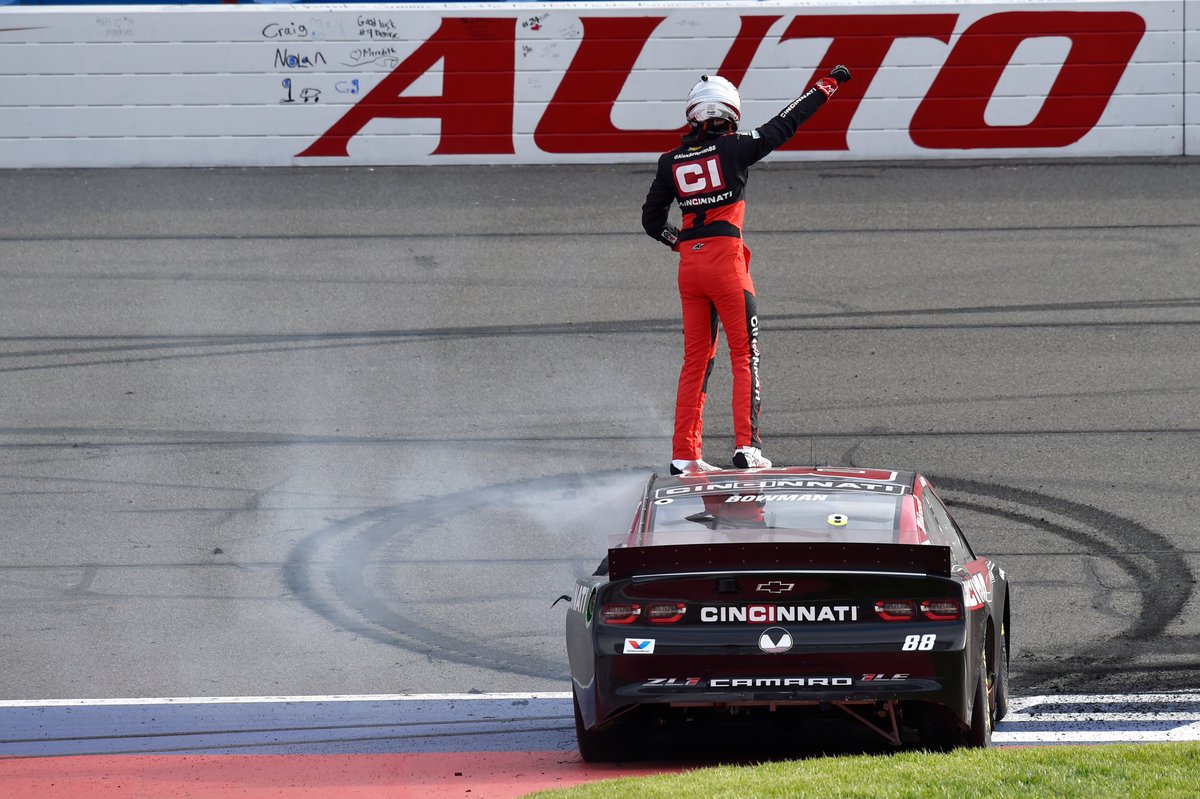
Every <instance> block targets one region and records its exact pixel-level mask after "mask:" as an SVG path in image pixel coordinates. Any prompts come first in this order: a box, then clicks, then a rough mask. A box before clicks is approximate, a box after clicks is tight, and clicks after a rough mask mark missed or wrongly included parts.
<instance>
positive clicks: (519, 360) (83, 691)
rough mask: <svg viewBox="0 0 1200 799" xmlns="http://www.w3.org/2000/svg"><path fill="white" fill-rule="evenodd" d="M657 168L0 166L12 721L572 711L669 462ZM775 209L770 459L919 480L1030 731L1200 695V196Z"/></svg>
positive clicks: (768, 179) (858, 194)
mask: <svg viewBox="0 0 1200 799" xmlns="http://www.w3.org/2000/svg"><path fill="white" fill-rule="evenodd" d="M649 169H650V167H649V166H646V167H634V166H628V165H627V166H616V167H582V166H580V167H562V166H560V167H514V168H507V167H492V168H479V167H462V168H458V167H445V168H437V169H433V168H396V169H379V168H376V169H353V170H350V169H345V170H342V169H304V170H251V169H243V170H129V171H15V172H4V173H0V211H2V214H3V217H2V218H3V219H4V221H5V225H4V228H3V231H2V232H0V408H2V410H0V414H2V415H0V492H2V493H3V497H4V503H3V506H4V519H3V523H2V524H0V546H2V547H3V551H4V557H3V558H2V559H0V560H2V563H0V606H3V607H4V608H5V612H4V613H3V614H0V674H2V675H3V678H2V683H0V699H8V700H26V699H54V698H71V697H172V696H242V695H246V696H271V695H281V694H282V695H316V694H319V695H346V694H395V693H463V692H504V691H551V692H561V691H564V690H566V689H567V687H568V681H567V667H566V656H565V651H564V647H563V643H562V624H563V613H564V610H563V605H561V604H560V605H559V606H558V607H556V608H551V607H550V603H551V601H552V600H553V599H554V598H555V597H557V596H558V595H560V594H563V593H567V592H569V590H570V588H571V585H572V583H573V580H574V577H575V576H576V575H579V574H582V573H585V572H590V571H591V570H592V568H593V567H594V566H595V564H596V562H597V561H598V560H599V558H600V556H601V555H602V553H603V550H604V548H605V547H606V546H607V543H608V536H609V535H611V534H619V533H621V532H623V530H624V529H625V528H626V527H627V524H628V518H627V517H628V515H629V513H630V510H631V509H632V506H633V503H634V502H635V500H636V498H637V496H638V495H639V492H640V486H641V484H642V483H643V482H644V479H645V477H646V476H648V474H649V473H650V472H651V470H654V469H660V470H661V469H665V467H666V463H667V459H668V456H669V436H670V428H671V416H672V412H673V397H674V381H675V377H676V374H677V370H678V364H679V357H680V348H681V335H680V331H679V322H678V313H679V311H678V299H677V295H676V292H675V287H674V274H673V271H674V260H673V258H674V256H673V255H672V254H671V253H670V252H669V251H668V250H667V249H666V248H664V247H661V246H660V245H656V244H655V243H654V242H653V241H651V240H650V239H649V238H647V237H646V236H645V235H644V234H643V233H642V232H641V231H640V227H639V211H640V205H641V202H642V199H643V197H644V192H645V189H646V187H647V186H648V183H649V179H650V171H649ZM749 191H750V194H749V200H750V206H749V214H748V221H747V229H748V233H747V242H748V244H749V246H750V248H751V249H752V250H753V252H754V259H753V266H752V272H753V275H754V278H755V281H756V283H757V287H758V292H759V296H760V310H761V312H762V315H763V329H764V332H763V342H762V345H763V357H764V361H763V377H764V414H763V420H762V421H763V429H764V439H765V442H766V450H767V454H768V455H769V456H770V457H771V458H773V459H774V460H775V461H776V462H777V463H788V464H807V463H818V464H839V465H854V466H868V465H869V466H893V467H897V468H904V469H917V470H920V471H923V472H925V473H926V474H928V475H929V476H930V477H931V480H932V481H933V482H934V484H935V485H936V486H938V487H940V488H941V489H942V493H943V495H944V496H946V498H947V499H948V500H949V501H950V503H951V506H952V510H953V511H954V513H955V514H956V516H957V518H958V520H959V521H960V522H961V523H962V525H963V526H964V528H965V529H966V530H967V532H968V535H969V537H970V539H971V541H972V544H973V545H974V547H975V548H976V550H978V551H980V552H984V553H987V554H989V555H991V556H993V557H994V558H995V559H996V560H997V561H998V562H999V563H1000V564H1001V565H1002V566H1003V567H1004V568H1005V569H1006V570H1007V571H1008V572H1009V574H1010V578H1011V580H1012V582H1013V585H1014V609H1013V622H1012V637H1013V644H1014V658H1013V667H1012V684H1013V689H1014V692H1015V693H1016V694H1017V695H1018V696H1021V695H1029V696H1032V695H1043V694H1044V695H1052V694H1055V693H1085V692H1096V693H1106V694H1110V693H1117V694H1120V693H1129V692H1155V691H1174V690H1182V689H1195V688H1197V687H1200V655H1198V654H1197V653H1198V651H1200V600H1198V599H1197V596H1196V591H1195V589H1196V586H1195V575H1196V574H1197V573H1198V572H1200V545H1198V544H1197V536H1196V519H1197V517H1198V516H1200V501H1198V500H1197V496H1196V490H1195V482H1196V480H1197V478H1198V477H1200V359H1198V358H1197V351H1198V350H1200V277H1198V272H1197V266H1196V265H1197V263H1198V261H1200V214H1198V213H1197V210H1196V209H1197V208H1200V162H1197V161H1195V160H1182V159H1165V160H1146V161H1137V160H1135V161H1116V162H1080V163H1029V162H1022V163H992V164H976V163H963V164H949V165H910V164H904V165H879V164H864V165H843V164H838V165H821V164H814V165H790V164H764V165H761V166H760V167H759V168H757V171H756V172H755V173H754V174H753V176H752V179H751V183H750V190H749ZM724 352H725V350H724V348H723V345H722V354H719V355H718V363H717V369H716V372H715V374H714V378H713V381H712V384H711V386H710V389H711V390H710V405H709V409H708V413H707V436H706V442H707V449H706V453H705V454H706V456H707V457H708V459H709V460H711V461H713V462H716V463H723V464H727V463H728V459H729V456H730V454H731V447H732V441H731V438H730V430H731V426H730V422H729V410H728V404H729V402H728V396H729V382H728V363H727V361H725V360H722V359H724V357H725V355H724Z"/></svg>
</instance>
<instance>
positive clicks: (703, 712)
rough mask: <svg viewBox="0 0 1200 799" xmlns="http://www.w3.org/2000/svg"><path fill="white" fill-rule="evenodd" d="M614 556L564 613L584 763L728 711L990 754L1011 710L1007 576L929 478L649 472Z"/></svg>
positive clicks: (818, 470)
mask: <svg viewBox="0 0 1200 799" xmlns="http://www.w3.org/2000/svg"><path fill="white" fill-rule="evenodd" d="M610 543H613V544H615V546H613V547H612V548H610V549H609V551H608V555H607V557H606V558H605V559H604V561H603V562H602V563H601V564H600V567H599V568H598V569H597V570H596V573H595V574H593V575H591V576H586V577H581V578H579V580H578V581H577V582H576V586H575V591H574V595H573V597H572V598H571V600H572V601H571V606H570V609H569V610H568V611H567V620H566V640H567V653H568V657H569V660H570V664H571V680H572V688H573V692H572V693H573V696H574V705H575V730H576V736H577V739H578V744H579V752H580V754H581V756H582V757H583V759H584V760H587V761H613V760H624V759H628V758H631V757H637V756H638V749H639V745H640V744H641V742H642V740H643V733H644V732H645V731H647V730H649V729H651V728H662V727H663V726H664V725H668V724H673V723H680V722H682V723H689V722H692V721H696V720H704V721H707V722H713V721H716V722H718V723H720V722H722V720H731V719H732V718H733V717H735V716H736V717H738V719H739V721H744V720H745V719H746V718H757V719H760V720H763V721H771V722H772V723H777V722H778V721H779V720H781V719H785V720H788V719H795V720H796V722H797V723H801V722H802V723H803V724H805V725H809V724H811V722H812V721H813V720H821V719H829V718H831V717H845V716H848V717H849V718H852V719H854V720H856V721H858V722H861V723H862V724H863V725H865V726H866V727H867V728H869V729H870V730H872V731H874V732H875V733H878V735H879V736H882V737H883V739H885V740H886V741H887V742H889V743H890V744H892V745H894V746H901V745H909V744H916V745H919V746H921V747H925V748H931V749H939V750H944V749H950V748H955V747H961V746H974V747H985V746H988V745H990V742H991V734H992V729H993V726H994V725H995V722H996V721H998V720H1000V719H1001V718H1003V717H1004V715H1005V712H1006V709H1007V705H1008V661H1009V639H1010V633H1011V625H1010V621H1009V620H1010V612H1011V608H1010V597H1009V586H1008V581H1007V579H1006V577H1005V574H1004V571H1003V570H1002V569H1001V568H1000V567H999V566H997V565H996V564H995V563H993V562H992V561H991V560H989V559H987V558H984V557H980V556H978V555H976V554H975V552H974V551H973V550H972V549H971V546H970V544H968V543H967V539H966V538H965V537H964V535H963V533H962V531H961V530H960V529H959V526H958V524H957V523H956V522H955V521H954V518H953V517H952V516H951V514H950V512H949V511H948V510H947V509H946V506H945V504H944V503H943V502H942V500H941V499H940V498H939V497H938V495H937V493H936V492H935V491H934V488H933V486H931V485H930V484H929V481H928V480H927V479H926V478H925V477H924V476H922V475H920V474H917V473H914V472H900V471H892V470H887V469H856V468H843V467H790V468H775V469H752V470H722V471H715V472H706V473H700V474H694V475H681V476H677V477H659V476H657V475H655V476H653V477H651V478H650V480H649V482H648V483H647V484H646V488H645V492H644V494H643V496H642V499H641V501H640V503H639V504H638V507H637V511H636V513H635V514H634V518H633V524H632V526H631V527H630V529H629V532H628V533H627V534H624V533H623V534H620V535H619V536H618V537H617V540H616V541H610ZM871 737H872V738H873V737H874V736H871Z"/></svg>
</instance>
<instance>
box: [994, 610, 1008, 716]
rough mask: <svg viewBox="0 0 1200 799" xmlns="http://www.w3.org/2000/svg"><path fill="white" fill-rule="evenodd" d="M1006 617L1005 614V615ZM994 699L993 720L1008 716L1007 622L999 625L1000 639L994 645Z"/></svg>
mask: <svg viewBox="0 0 1200 799" xmlns="http://www.w3.org/2000/svg"><path fill="white" fill-rule="evenodd" d="M1005 615H1007V614H1005ZM992 690H993V693H994V694H995V697H996V712H995V720H996V721H1000V720H1001V719H1003V718H1004V717H1005V716H1007V715H1008V621H1007V620H1005V621H1003V622H1001V624H1000V639H999V641H998V642H997V643H996V682H995V685H994V686H993V689H992Z"/></svg>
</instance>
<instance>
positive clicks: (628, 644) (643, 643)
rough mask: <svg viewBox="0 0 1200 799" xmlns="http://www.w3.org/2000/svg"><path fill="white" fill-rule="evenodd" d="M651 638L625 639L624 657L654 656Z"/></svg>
mask: <svg viewBox="0 0 1200 799" xmlns="http://www.w3.org/2000/svg"><path fill="white" fill-rule="evenodd" d="M654 640H655V639H653V638H626V639H625V654H626V655H653V654H654Z"/></svg>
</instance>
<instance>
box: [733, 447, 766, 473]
mask: <svg viewBox="0 0 1200 799" xmlns="http://www.w3.org/2000/svg"><path fill="white" fill-rule="evenodd" d="M733 465H734V466H736V467H737V468H739V469H770V468H771V462H770V461H769V460H767V459H766V458H764V457H763V454H762V450H761V449H759V448H758V447H738V448H737V450H736V451H735V452H734V453H733Z"/></svg>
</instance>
